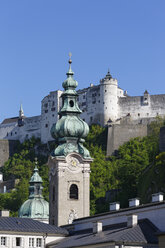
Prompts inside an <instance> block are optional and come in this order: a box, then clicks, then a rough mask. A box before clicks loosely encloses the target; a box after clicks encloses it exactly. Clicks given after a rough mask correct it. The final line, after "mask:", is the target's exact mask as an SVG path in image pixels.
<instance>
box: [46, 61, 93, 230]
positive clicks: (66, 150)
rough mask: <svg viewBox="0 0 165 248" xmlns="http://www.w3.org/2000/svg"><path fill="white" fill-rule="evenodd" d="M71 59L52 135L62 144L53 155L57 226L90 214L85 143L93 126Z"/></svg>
mask: <svg viewBox="0 0 165 248" xmlns="http://www.w3.org/2000/svg"><path fill="white" fill-rule="evenodd" d="M71 63H72V61H71V58H70V59H69V71H68V72H67V73H66V75H67V79H66V80H65V81H64V82H63V88H64V92H63V94H62V96H61V97H62V108H61V110H60V112H59V120H58V121H57V123H56V125H53V126H52V129H51V135H52V137H53V138H55V139H56V140H58V146H57V147H56V148H55V149H54V151H53V152H52V154H51V156H50V157H49V161H48V165H49V185H50V189H49V223H50V224H54V225H57V226H61V225H65V224H70V223H72V221H73V220H74V219H76V218H81V217H85V216H89V187H90V185H89V182H90V181H89V178H90V163H91V162H92V159H91V157H90V154H89V151H88V150H87V149H86V148H85V147H84V146H83V143H84V142H85V140H84V138H85V137H86V136H87V135H88V132H89V127H88V125H87V123H86V122H84V121H83V120H82V119H81V118H80V117H79V116H80V113H81V110H80V109H79V106H78V103H77V97H78V94H77V92H76V90H75V88H76V87H77V85H78V83H77V81H76V80H74V79H73V75H74V73H73V71H72V69H71Z"/></svg>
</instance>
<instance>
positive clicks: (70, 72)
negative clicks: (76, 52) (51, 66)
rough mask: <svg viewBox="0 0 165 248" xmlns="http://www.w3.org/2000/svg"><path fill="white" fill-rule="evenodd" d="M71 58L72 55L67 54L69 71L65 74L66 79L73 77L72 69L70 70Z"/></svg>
mask: <svg viewBox="0 0 165 248" xmlns="http://www.w3.org/2000/svg"><path fill="white" fill-rule="evenodd" d="M71 57H72V53H71V52H70V53H69V61H68V62H69V71H68V72H67V73H66V75H67V76H68V77H72V76H73V75H74V72H73V71H72V68H71V64H72V60H71Z"/></svg>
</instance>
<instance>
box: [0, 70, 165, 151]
mask: <svg viewBox="0 0 165 248" xmlns="http://www.w3.org/2000/svg"><path fill="white" fill-rule="evenodd" d="M62 93H63V91H61V90H56V91H52V92H50V93H49V95H47V96H45V97H44V98H43V100H42V101H41V115H39V116H34V117H26V116H24V112H23V108H22V106H21V107H20V111H19V116H18V117H13V118H8V119H5V120H3V122H2V123H1V124H0V139H3V140H4V139H6V140H20V141H21V142H23V141H24V140H25V139H28V138H31V137H32V136H35V137H38V138H41V142H42V143H47V142H48V141H51V140H53V138H52V137H51V132H50V130H51V128H52V125H53V124H55V123H56V122H57V121H58V118H59V117H58V112H59V111H60V109H61V107H62V99H61V94H62ZM77 93H78V104H79V107H80V109H81V110H82V113H81V115H80V116H81V118H82V119H83V120H84V121H85V122H87V123H88V125H91V124H93V123H95V124H99V125H101V126H105V125H108V127H109V128H108V143H107V144H108V148H107V154H108V155H110V154H112V153H113V152H114V151H115V150H116V149H117V148H118V147H119V145H121V144H122V143H123V142H125V141H127V140H128V139H130V138H132V137H137V136H144V135H147V124H148V123H149V122H150V121H151V120H153V119H154V118H155V117H156V116H164V115H165V94H161V95H150V94H149V93H148V91H147V90H145V92H144V94H143V95H142V96H129V95H128V94H127V91H124V90H123V89H121V88H120V87H119V86H118V81H117V80H116V79H114V78H112V76H111V74H110V72H109V71H108V73H107V75H106V76H105V77H104V78H103V79H101V80H100V84H98V85H94V84H90V86H89V87H88V88H84V89H81V90H78V92H77Z"/></svg>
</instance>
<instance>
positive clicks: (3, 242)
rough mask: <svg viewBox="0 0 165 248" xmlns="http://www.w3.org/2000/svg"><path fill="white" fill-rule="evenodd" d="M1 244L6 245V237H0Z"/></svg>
mask: <svg viewBox="0 0 165 248" xmlns="http://www.w3.org/2000/svg"><path fill="white" fill-rule="evenodd" d="M1 245H6V237H1Z"/></svg>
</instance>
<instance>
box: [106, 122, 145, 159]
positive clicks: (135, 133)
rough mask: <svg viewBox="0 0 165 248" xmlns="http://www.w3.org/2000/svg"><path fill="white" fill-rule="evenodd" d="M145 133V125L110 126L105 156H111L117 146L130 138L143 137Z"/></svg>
mask: <svg viewBox="0 0 165 248" xmlns="http://www.w3.org/2000/svg"><path fill="white" fill-rule="evenodd" d="M147 132H148V130H147V125H145V124H122V125H118V124H116V125H110V126H109V127H108V139H107V156H110V155H112V154H113V153H114V152H115V151H116V150H118V148H119V146H121V145H123V144H124V143H125V142H127V141H129V140H130V139H131V138H135V137H144V136H146V135H147Z"/></svg>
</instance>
